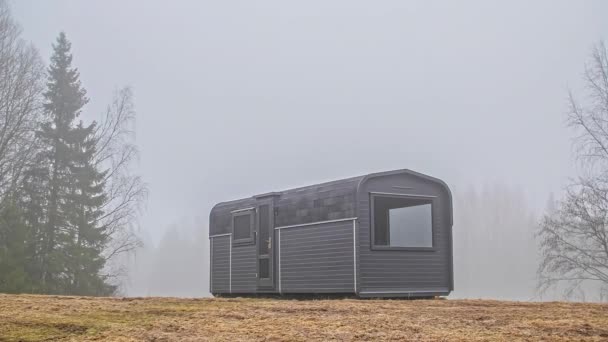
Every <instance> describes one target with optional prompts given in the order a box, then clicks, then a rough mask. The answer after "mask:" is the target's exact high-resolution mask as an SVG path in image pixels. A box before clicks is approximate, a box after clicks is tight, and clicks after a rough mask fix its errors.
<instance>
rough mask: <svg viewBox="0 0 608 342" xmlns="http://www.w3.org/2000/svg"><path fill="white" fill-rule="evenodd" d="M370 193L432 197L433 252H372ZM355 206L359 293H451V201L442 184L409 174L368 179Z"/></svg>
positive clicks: (360, 190) (373, 250)
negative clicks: (357, 233) (356, 210)
mask: <svg viewBox="0 0 608 342" xmlns="http://www.w3.org/2000/svg"><path fill="white" fill-rule="evenodd" d="M371 192H375V193H396V194H404V195H422V196H434V199H433V240H434V245H433V250H425V251H421V250H418V251H414V250H409V251H408V250H377V249H372V248H371V241H370V239H371V231H370V220H371V217H370V216H371V215H370V193H371ZM358 205H359V210H358V212H357V216H358V219H359V224H360V226H359V227H360V229H359V249H360V252H359V272H360V288H361V292H367V291H378V292H394V293H398V292H407V291H412V292H416V291H430V290H432V291H435V292H438V293H447V292H449V291H450V287H451V267H452V265H451V261H452V259H451V258H452V245H451V240H450V236H451V228H452V227H451V202H450V200H449V194H448V193H446V189H445V188H444V187H443V186H442V185H441V184H439V183H437V182H433V181H430V180H427V179H423V178H419V177H416V176H412V175H408V174H396V175H391V176H385V177H378V178H371V179H369V180H367V181H365V182H364V183H363V184H362V186H361V188H360V189H359V194H358Z"/></svg>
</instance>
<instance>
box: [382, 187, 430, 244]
mask: <svg viewBox="0 0 608 342" xmlns="http://www.w3.org/2000/svg"><path fill="white" fill-rule="evenodd" d="M372 198H373V204H374V210H373V216H374V217H373V222H374V226H373V229H374V244H375V245H376V246H386V247H433V219H432V202H431V200H427V199H418V198H407V197H396V196H395V197H388V196H386V197H385V196H373V197H372Z"/></svg>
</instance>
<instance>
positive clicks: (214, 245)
mask: <svg viewBox="0 0 608 342" xmlns="http://www.w3.org/2000/svg"><path fill="white" fill-rule="evenodd" d="M210 243H211V293H228V292H229V291H230V236H228V235H225V236H218V237H212V238H211V241H210Z"/></svg>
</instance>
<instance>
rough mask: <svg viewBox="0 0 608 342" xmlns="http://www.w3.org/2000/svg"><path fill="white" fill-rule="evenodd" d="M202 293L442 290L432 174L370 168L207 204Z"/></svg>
mask: <svg viewBox="0 0 608 342" xmlns="http://www.w3.org/2000/svg"><path fill="white" fill-rule="evenodd" d="M209 239H210V254H211V255H210V267H209V269H210V273H211V274H210V292H211V293H212V294H214V295H237V294H242V295H245V294H351V295H356V296H359V297H430V296H445V295H448V294H449V293H450V292H451V291H452V290H453V289H454V275H453V261H452V198H451V193H450V190H449V188H448V186H447V185H446V184H445V183H444V182H443V181H441V180H439V179H436V178H433V177H430V176H427V175H423V174H421V173H417V172H414V171H410V170H396V171H388V172H379V173H373V174H368V175H365V176H360V177H353V178H347V179H342V180H337V181H333V182H328V183H322V184H316V185H311V186H306V187H302V188H297V189H291V190H286V191H279V192H270V193H265V194H260V195H256V196H252V197H249V198H244V199H240V200H235V201H229V202H222V203H219V204H217V205H215V206H214V207H213V209H212V210H211V213H210V218H209Z"/></svg>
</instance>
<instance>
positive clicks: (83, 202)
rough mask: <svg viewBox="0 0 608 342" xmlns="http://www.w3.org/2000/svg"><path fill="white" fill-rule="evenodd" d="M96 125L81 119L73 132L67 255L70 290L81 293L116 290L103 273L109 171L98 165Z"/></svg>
mask: <svg viewBox="0 0 608 342" xmlns="http://www.w3.org/2000/svg"><path fill="white" fill-rule="evenodd" d="M95 126H96V123H95V122H93V123H92V124H91V125H89V126H84V125H83V123H82V122H80V123H79V125H78V126H77V127H76V128H75V130H74V131H73V134H74V145H73V146H72V147H73V149H72V152H73V159H72V164H71V165H70V172H71V175H72V177H73V187H72V189H71V190H72V192H71V194H70V203H71V206H70V208H71V212H70V215H69V223H70V227H71V231H70V236H69V238H70V240H69V242H70V245H69V248H68V250H67V251H66V252H67V253H66V254H67V256H68V257H69V262H68V267H67V271H68V274H69V277H70V278H69V279H70V283H69V292H70V293H71V294H79V295H108V294H111V293H112V292H114V290H115V287H113V286H110V285H107V284H106V283H105V279H104V277H103V276H102V275H101V272H102V269H103V267H104V266H105V262H106V260H105V258H104V257H103V254H102V253H103V251H104V248H105V247H106V245H107V243H108V238H109V237H108V235H107V233H106V227H104V226H103V225H102V224H101V223H100V218H101V217H102V216H103V215H104V213H103V211H102V209H101V208H102V207H103V205H104V204H105V203H106V201H107V196H106V194H105V192H104V190H105V189H104V187H105V176H106V173H107V172H100V171H99V170H97V168H96V165H95V155H96V151H97V148H96V143H97V140H96V138H95V136H94V131H95Z"/></svg>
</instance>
